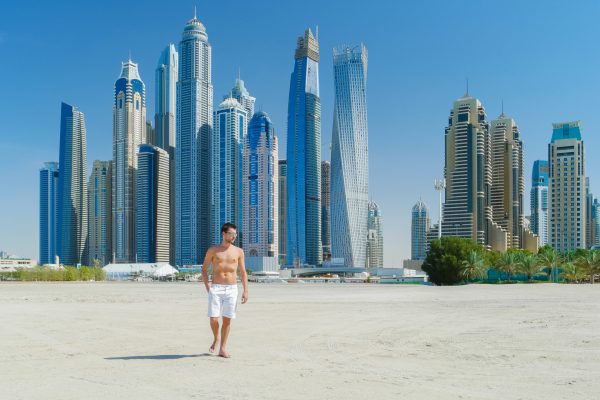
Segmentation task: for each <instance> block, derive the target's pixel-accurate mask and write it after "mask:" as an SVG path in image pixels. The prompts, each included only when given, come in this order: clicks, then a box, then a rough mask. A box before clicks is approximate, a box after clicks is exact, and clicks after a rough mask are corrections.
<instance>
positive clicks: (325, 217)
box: [321, 161, 331, 261]
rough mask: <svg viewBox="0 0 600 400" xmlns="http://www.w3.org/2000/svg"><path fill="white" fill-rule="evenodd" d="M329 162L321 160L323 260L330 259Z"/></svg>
mask: <svg viewBox="0 0 600 400" xmlns="http://www.w3.org/2000/svg"><path fill="white" fill-rule="evenodd" d="M330 215H331V163H330V162H329V161H321V243H322V246H323V260H324V261H325V260H329V259H331V217H330Z"/></svg>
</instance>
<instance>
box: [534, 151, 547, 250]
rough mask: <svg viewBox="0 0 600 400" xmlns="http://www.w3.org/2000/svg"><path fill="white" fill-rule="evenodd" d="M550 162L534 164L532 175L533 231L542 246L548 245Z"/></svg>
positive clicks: (539, 161)
mask: <svg viewBox="0 0 600 400" xmlns="http://www.w3.org/2000/svg"><path fill="white" fill-rule="evenodd" d="M548 171H549V166H548V161H547V160H536V161H534V162H533V171H532V174H531V195H530V196H531V197H530V207H531V231H532V232H533V233H535V234H536V235H537V236H538V237H539V240H540V246H544V245H545V244H547V243H548V204H549V203H548Z"/></svg>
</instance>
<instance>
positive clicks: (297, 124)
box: [286, 29, 322, 266]
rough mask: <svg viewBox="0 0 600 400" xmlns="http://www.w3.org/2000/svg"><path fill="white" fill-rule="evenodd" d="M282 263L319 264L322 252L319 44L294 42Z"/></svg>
mask: <svg viewBox="0 0 600 400" xmlns="http://www.w3.org/2000/svg"><path fill="white" fill-rule="evenodd" d="M287 130H288V131H287V171H288V174H287V200H286V201H287V224H286V240H287V244H286V264H287V265H290V266H291V265H300V264H309V265H318V264H320V263H321V261H322V248H321V99H320V97H319V43H318V38H315V37H314V36H313V34H312V32H311V31H310V29H307V30H306V31H305V33H304V36H302V37H299V38H298V41H297V46H296V52H295V54H294V71H293V72H292V76H291V79H290V94H289V102H288V123H287Z"/></svg>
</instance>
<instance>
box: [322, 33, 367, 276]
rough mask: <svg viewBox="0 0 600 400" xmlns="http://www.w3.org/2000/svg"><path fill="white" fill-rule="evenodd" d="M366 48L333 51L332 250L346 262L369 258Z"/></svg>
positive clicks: (355, 264) (358, 263)
mask: <svg viewBox="0 0 600 400" xmlns="http://www.w3.org/2000/svg"><path fill="white" fill-rule="evenodd" d="M367 61H368V56H367V49H366V48H365V46H364V45H362V44H361V45H360V46H357V47H343V48H339V49H334V50H333V78H334V88H335V95H334V98H335V101H334V114H333V135H332V143H331V239H332V240H331V255H332V257H333V258H343V259H344V263H345V265H346V266H348V267H364V266H365V262H366V254H365V252H366V248H367V247H366V240H367V225H366V221H367V213H368V204H369V158H368V157H369V156H368V154H369V153H368V148H369V145H368V139H369V137H368V132H369V131H368V124H367Z"/></svg>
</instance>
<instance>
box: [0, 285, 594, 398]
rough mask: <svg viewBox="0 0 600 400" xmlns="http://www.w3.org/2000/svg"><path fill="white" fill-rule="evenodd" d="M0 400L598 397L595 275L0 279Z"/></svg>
mask: <svg viewBox="0 0 600 400" xmlns="http://www.w3.org/2000/svg"><path fill="white" fill-rule="evenodd" d="M0 313H1V317H2V319H1V321H2V322H1V325H0V399H2V400H13V399H27V400H33V399H46V400H47V399H61V400H67V399H344V400H348V399H366V398H369V399H597V398H600V285H594V286H592V285H555V284H536V285H469V286H459V287H427V286H399V285H376V284H371V285H368V284H343V285H340V284H305V285H301V284H288V285H283V284H251V285H250V301H249V302H248V304H245V305H240V306H239V307H238V318H237V319H236V320H234V322H233V325H232V332H231V337H230V346H229V351H230V352H231V354H232V358H231V359H223V358H219V357H215V356H213V355H209V354H208V347H209V345H210V342H211V334H210V330H209V327H208V319H207V318H206V316H205V315H206V293H205V291H204V289H203V287H201V286H200V284H198V283H133V282H123V283H112V282H103V283H0Z"/></svg>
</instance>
